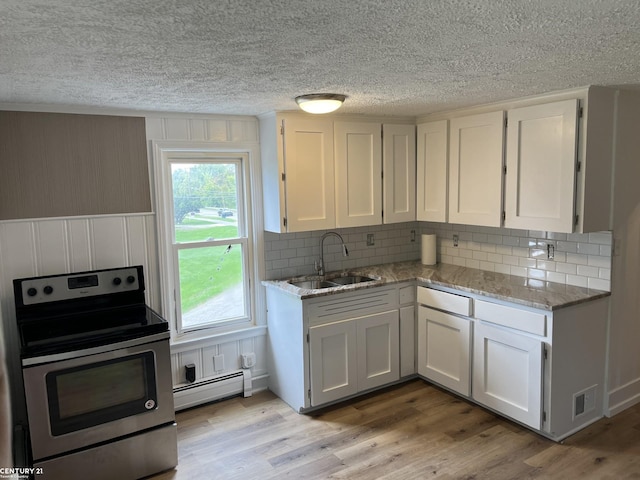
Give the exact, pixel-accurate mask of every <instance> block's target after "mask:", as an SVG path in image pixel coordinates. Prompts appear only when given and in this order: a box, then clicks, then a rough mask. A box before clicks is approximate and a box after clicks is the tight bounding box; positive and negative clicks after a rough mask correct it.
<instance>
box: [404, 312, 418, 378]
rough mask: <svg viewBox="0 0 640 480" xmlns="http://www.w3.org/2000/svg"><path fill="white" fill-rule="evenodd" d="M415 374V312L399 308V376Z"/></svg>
mask: <svg viewBox="0 0 640 480" xmlns="http://www.w3.org/2000/svg"><path fill="white" fill-rule="evenodd" d="M414 373H416V310H415V307H414V306H413V305H409V306H406V307H401V308H400V376H401V377H406V376H407V375H413V374H414Z"/></svg>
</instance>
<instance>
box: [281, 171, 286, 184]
mask: <svg viewBox="0 0 640 480" xmlns="http://www.w3.org/2000/svg"><path fill="white" fill-rule="evenodd" d="M281 178H282V181H283V182H284V181H285V180H286V179H287V174H286V173H284V172H282V175H281Z"/></svg>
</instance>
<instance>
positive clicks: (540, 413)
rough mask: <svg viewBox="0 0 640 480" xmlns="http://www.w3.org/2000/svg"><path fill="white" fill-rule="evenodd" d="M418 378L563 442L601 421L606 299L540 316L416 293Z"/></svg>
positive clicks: (476, 299)
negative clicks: (438, 385)
mask: <svg viewBox="0 0 640 480" xmlns="http://www.w3.org/2000/svg"><path fill="white" fill-rule="evenodd" d="M417 302H418V304H419V307H418V347H417V348H418V374H419V375H420V376H421V377H423V378H425V379H427V380H430V381H433V382H435V383H437V384H440V385H442V386H444V387H446V388H448V389H450V390H451V391H454V392H457V393H460V394H461V395H464V396H465V397H466V398H468V399H471V400H473V401H475V402H477V403H478V404H480V405H483V406H486V407H488V408H490V409H492V410H493V411H495V412H498V413H500V414H502V415H504V416H506V417H508V418H511V419H513V420H515V421H518V422H520V423H522V424H523V425H526V426H528V427H530V428H532V429H534V430H536V431H537V432H539V433H541V434H543V435H546V436H548V437H550V438H553V439H554V440H561V439H563V438H565V437H567V436H569V435H571V434H572V433H574V432H576V431H578V430H580V429H581V428H584V427H585V426H586V425H589V424H590V423H592V422H594V421H595V420H597V419H598V418H601V417H602V415H603V401H604V400H603V397H604V391H605V389H604V371H605V370H604V365H605V357H606V352H605V349H606V344H605V340H604V339H605V338H606V323H607V312H608V302H609V301H608V298H606V297H605V298H600V299H597V300H593V301H590V302H586V303H579V304H576V305H569V306H566V307H564V308H561V309H558V310H553V311H551V310H541V309H537V308H531V307H525V306H522V305H519V304H514V303H509V302H504V301H500V300H496V299H493V298H488V297H485V296H482V295H478V294H475V293H468V292H466V291H465V292H462V291H458V290H455V289H452V288H442V287H440V286H437V287H435V288H434V286H429V287H425V286H420V285H419V286H418V287H417Z"/></svg>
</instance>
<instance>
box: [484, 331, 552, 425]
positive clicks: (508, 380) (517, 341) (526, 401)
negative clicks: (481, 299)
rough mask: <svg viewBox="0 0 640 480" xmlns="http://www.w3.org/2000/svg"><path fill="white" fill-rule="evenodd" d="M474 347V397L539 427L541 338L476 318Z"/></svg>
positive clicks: (525, 422)
mask: <svg viewBox="0 0 640 480" xmlns="http://www.w3.org/2000/svg"><path fill="white" fill-rule="evenodd" d="M473 347H474V351H473V398H474V399H476V400H477V401H478V402H480V403H482V404H484V405H486V406H487V407H489V408H492V409H494V410H496V411H498V412H500V413H503V414H505V415H507V416H509V417H511V418H513V419H515V420H517V421H519V422H522V423H524V424H525V425H529V426H530V427H533V428H535V429H540V427H541V423H540V420H541V417H542V415H541V412H542V372H543V365H542V351H543V344H542V342H541V341H540V340H537V339H535V338H531V337H527V336H524V335H520V334H517V333H513V332H511V331H509V330H503V329H499V328H495V327H491V326H489V325H486V324H484V323H481V322H476V325H475V330H474V343H473Z"/></svg>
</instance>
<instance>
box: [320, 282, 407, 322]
mask: <svg viewBox="0 0 640 480" xmlns="http://www.w3.org/2000/svg"><path fill="white" fill-rule="evenodd" d="M397 305H398V294H397V290H395V289H393V288H392V289H386V288H383V289H381V288H371V289H366V290H364V292H358V293H353V294H348V293H340V294H335V295H329V296H326V297H324V298H323V299H322V300H320V301H318V302H314V303H310V304H309V309H308V314H309V322H310V325H318V324H322V323H327V322H335V321H338V320H343V319H345V318H355V317H360V316H364V315H369V314H371V313H376V312H382V311H384V310H389V309H392V308H394V307H395V309H397V308H398V307H397Z"/></svg>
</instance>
